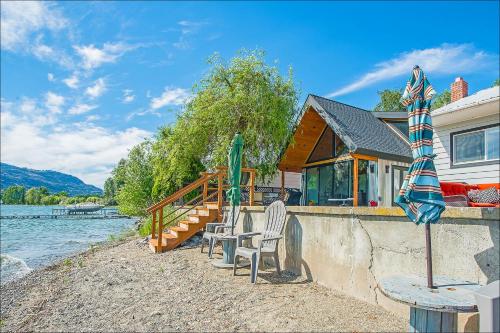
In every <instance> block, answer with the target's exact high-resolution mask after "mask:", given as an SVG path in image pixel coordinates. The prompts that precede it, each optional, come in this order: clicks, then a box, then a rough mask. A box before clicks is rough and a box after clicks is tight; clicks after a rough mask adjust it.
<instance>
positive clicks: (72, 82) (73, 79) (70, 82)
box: [63, 74, 80, 89]
mask: <svg viewBox="0 0 500 333" xmlns="http://www.w3.org/2000/svg"><path fill="white" fill-rule="evenodd" d="M63 82H64V84H66V85H67V86H68V87H70V88H71V89H76V88H78V83H79V82H80V80H79V79H78V76H77V75H76V74H73V75H71V76H70V77H68V78H66V79H64V80H63Z"/></svg>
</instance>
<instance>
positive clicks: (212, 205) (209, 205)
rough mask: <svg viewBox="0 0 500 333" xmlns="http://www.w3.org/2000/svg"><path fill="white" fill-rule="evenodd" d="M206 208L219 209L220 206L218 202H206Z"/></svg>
mask: <svg viewBox="0 0 500 333" xmlns="http://www.w3.org/2000/svg"><path fill="white" fill-rule="evenodd" d="M205 207H206V208H208V209H219V204H218V203H217V202H205Z"/></svg>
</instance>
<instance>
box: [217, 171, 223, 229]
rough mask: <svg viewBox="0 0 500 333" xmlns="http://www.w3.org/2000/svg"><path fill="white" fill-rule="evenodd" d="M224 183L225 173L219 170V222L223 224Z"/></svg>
mask: <svg viewBox="0 0 500 333" xmlns="http://www.w3.org/2000/svg"><path fill="white" fill-rule="evenodd" d="M223 181H224V175H223V171H222V170H219V174H218V175H217V220H218V221H219V222H222V189H223V188H222V183H223Z"/></svg>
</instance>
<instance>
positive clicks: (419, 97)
mask: <svg viewBox="0 0 500 333" xmlns="http://www.w3.org/2000/svg"><path fill="white" fill-rule="evenodd" d="M435 93H436V92H435V91H434V89H432V86H431V85H430V83H429V82H428V81H427V77H426V76H425V74H424V72H423V71H422V70H421V69H420V67H418V66H415V67H414V68H413V71H412V73H411V76H410V79H409V80H408V83H407V84H406V89H405V91H404V93H403V97H402V98H401V103H402V104H403V105H404V106H406V108H407V110H408V125H409V128H410V145H411V150H412V153H413V163H412V165H411V166H410V169H409V170H408V175H407V176H406V178H405V180H404V182H403V184H402V186H401V190H400V192H399V196H398V197H397V198H396V200H395V201H396V203H397V204H398V205H399V206H400V207H401V208H403V210H404V211H405V213H406V215H407V216H408V218H410V220H412V221H413V222H415V223H416V224H420V223H424V224H425V239H426V252H427V284H428V287H429V288H432V287H433V282H432V256H431V236H430V224H431V223H436V222H437V221H438V220H439V218H440V216H441V213H442V212H443V211H444V209H445V203H444V200H443V195H442V193H441V187H440V185H439V180H438V177H437V173H436V168H435V166H434V161H433V159H434V156H435V155H434V153H433V149H432V135H433V127H432V120H431V101H432V97H433V96H434V95H435Z"/></svg>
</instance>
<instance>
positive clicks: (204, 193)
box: [203, 172, 208, 203]
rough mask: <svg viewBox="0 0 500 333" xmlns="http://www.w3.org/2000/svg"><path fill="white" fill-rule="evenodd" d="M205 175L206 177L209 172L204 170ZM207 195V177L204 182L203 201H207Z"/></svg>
mask: <svg viewBox="0 0 500 333" xmlns="http://www.w3.org/2000/svg"><path fill="white" fill-rule="evenodd" d="M203 176H204V177H206V176H207V173H206V172H204V173H203ZM207 196H208V179H206V180H205V182H204V183H203V203H205V201H206V200H207Z"/></svg>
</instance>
